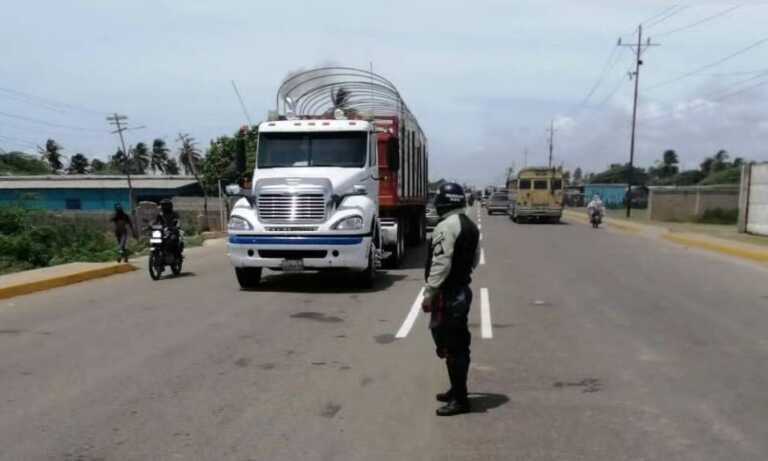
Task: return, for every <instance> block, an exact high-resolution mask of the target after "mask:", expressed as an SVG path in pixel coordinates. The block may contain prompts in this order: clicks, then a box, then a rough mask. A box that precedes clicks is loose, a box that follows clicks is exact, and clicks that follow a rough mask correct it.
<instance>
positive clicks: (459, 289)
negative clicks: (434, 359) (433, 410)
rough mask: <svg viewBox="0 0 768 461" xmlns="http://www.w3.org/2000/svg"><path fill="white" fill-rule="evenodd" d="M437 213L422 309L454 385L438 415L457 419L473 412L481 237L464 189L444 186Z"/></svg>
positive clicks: (443, 395) (440, 398)
mask: <svg viewBox="0 0 768 461" xmlns="http://www.w3.org/2000/svg"><path fill="white" fill-rule="evenodd" d="M435 208H436V209H437V213H438V214H439V215H440V222H439V223H438V225H437V227H435V230H434V232H433V234H432V243H431V251H430V252H429V257H428V260H427V266H426V270H425V272H426V274H425V276H426V287H425V288H424V302H423V303H422V309H423V310H424V312H431V314H432V315H431V320H430V325H429V326H430V329H431V331H432V338H433V339H434V340H435V346H436V348H437V356H438V357H440V358H444V359H445V363H446V367H447V368H448V377H449V379H450V382H451V388H450V389H449V390H448V391H447V392H444V393H441V394H437V400H438V401H440V402H444V403H445V406H443V407H440V408H438V410H437V415H438V416H452V415H458V414H461V413H467V412H469V399H468V398H467V374H468V372H469V344H470V341H471V337H470V333H469V328H468V327H467V316H468V314H469V307H470V304H472V290H470V288H469V284H470V282H471V281H472V278H471V275H472V271H473V270H474V268H475V267H476V266H477V263H478V261H479V260H480V248H479V245H478V241H479V235H480V232H479V231H478V229H477V226H476V225H475V223H473V222H472V220H471V219H469V218H468V217H467V215H466V214H464V210H465V208H466V197H465V195H464V190H463V189H462V187H461V186H460V185H458V184H454V183H447V184H443V185H442V186H440V189H439V191H438V193H437V196H436V197H435Z"/></svg>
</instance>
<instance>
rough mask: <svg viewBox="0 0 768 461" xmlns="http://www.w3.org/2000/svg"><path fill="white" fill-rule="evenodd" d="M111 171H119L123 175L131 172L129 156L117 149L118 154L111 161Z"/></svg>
mask: <svg viewBox="0 0 768 461" xmlns="http://www.w3.org/2000/svg"><path fill="white" fill-rule="evenodd" d="M109 163H110V169H112V170H114V171H119V172H121V173H123V174H126V173H128V172H130V169H129V166H128V156H127V155H125V152H123V150H122V149H117V152H115V154H114V155H113V156H112V157H111V158H110V159H109Z"/></svg>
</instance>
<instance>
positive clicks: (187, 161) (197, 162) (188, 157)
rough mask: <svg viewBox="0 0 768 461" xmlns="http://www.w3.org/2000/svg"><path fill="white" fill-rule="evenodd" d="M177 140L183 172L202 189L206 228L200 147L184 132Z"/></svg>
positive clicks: (205, 216)
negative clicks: (189, 174) (188, 174)
mask: <svg viewBox="0 0 768 461" xmlns="http://www.w3.org/2000/svg"><path fill="white" fill-rule="evenodd" d="M178 141H179V142H180V143H181V146H180V147H179V161H180V162H181V165H182V166H183V167H184V171H185V172H191V173H192V175H193V176H194V177H195V180H197V183H198V184H199V185H200V188H201V189H202V190H203V219H204V225H203V227H205V228H206V229H205V230H207V227H208V192H207V191H206V188H205V184H204V183H203V180H202V177H201V171H200V167H201V163H202V157H201V156H200V149H198V148H197V144H196V143H195V138H193V137H192V136H190V135H189V134H186V133H179V138H178Z"/></svg>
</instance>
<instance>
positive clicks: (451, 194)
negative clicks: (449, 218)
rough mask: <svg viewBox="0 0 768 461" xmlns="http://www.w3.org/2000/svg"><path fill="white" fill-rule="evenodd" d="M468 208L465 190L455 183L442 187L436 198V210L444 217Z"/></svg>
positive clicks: (448, 183)
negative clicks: (456, 210)
mask: <svg viewBox="0 0 768 461" xmlns="http://www.w3.org/2000/svg"><path fill="white" fill-rule="evenodd" d="M466 206H467V197H466V196H465V195H464V189H463V188H462V187H461V186H460V185H458V184H456V183H453V182H447V183H445V184H443V185H442V186H440V189H438V190H437V196H436V197H435V208H436V209H437V214H439V215H444V214H446V213H448V212H449V211H451V210H455V209H457V208H465V207H466Z"/></svg>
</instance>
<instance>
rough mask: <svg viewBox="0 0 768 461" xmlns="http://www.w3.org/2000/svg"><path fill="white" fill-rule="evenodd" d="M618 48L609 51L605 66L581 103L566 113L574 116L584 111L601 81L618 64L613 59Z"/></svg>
mask: <svg viewBox="0 0 768 461" xmlns="http://www.w3.org/2000/svg"><path fill="white" fill-rule="evenodd" d="M617 51H618V48H616V47H613V48H612V50H611V53H610V54H609V55H608V59H607V60H606V61H605V65H604V66H603V69H602V70H601V71H600V74H599V75H598V77H597V80H596V81H595V83H594V85H592V87H591V88H590V89H589V91H588V92H587V95H586V96H584V98H583V99H582V101H581V102H580V103H579V104H578V105H576V106H573V108H571V109H570V110H569V111H568V113H573V114H574V115H576V114H578V113H579V112H581V110H583V109H584V107H585V106H586V105H587V103H588V102H589V100H590V99H591V98H592V96H594V94H595V92H596V91H597V90H598V88H600V85H602V83H603V81H604V80H605V77H606V76H607V75H608V73H609V72H610V71H611V70H613V68H614V67H616V64H618V62H619V60H615V59H614V58H615V57H616V55H617Z"/></svg>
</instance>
